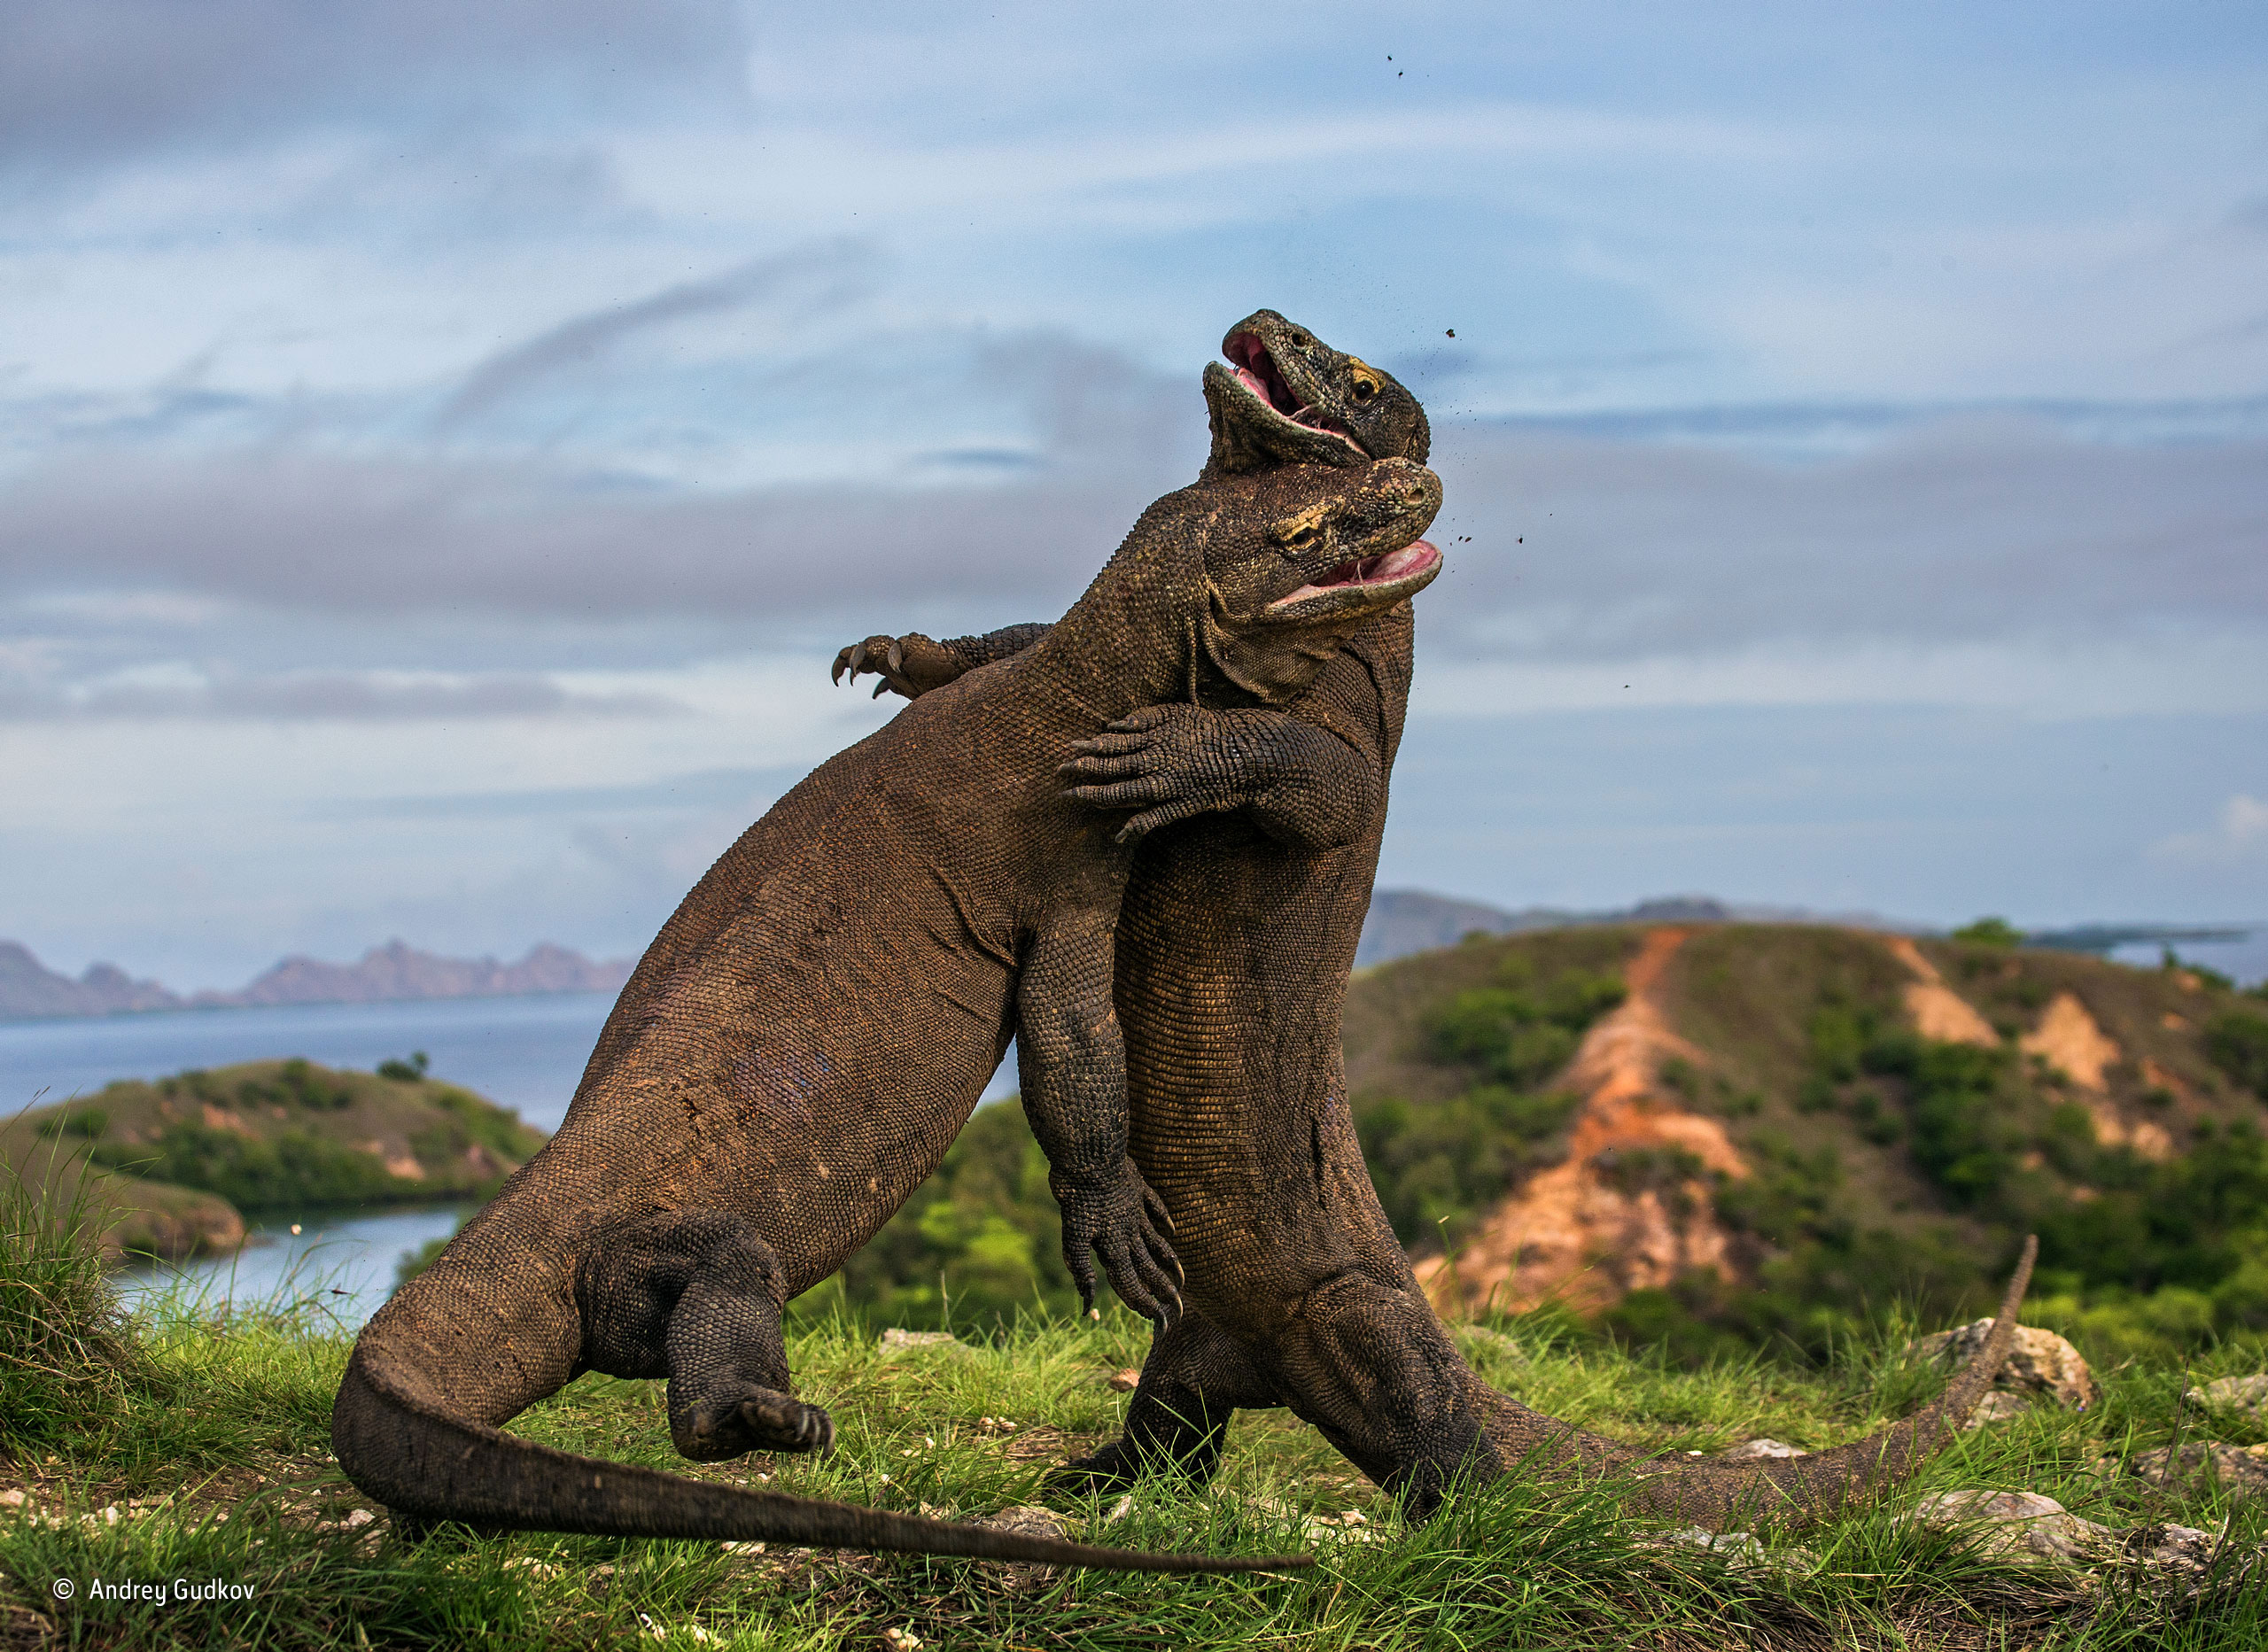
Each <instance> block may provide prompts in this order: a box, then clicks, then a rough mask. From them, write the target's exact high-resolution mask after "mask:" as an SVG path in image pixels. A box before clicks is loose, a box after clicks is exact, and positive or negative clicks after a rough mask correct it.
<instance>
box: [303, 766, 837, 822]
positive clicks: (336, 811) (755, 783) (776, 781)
mask: <svg viewBox="0 0 2268 1652" xmlns="http://www.w3.org/2000/svg"><path fill="white" fill-rule="evenodd" d="M804 772H805V769H804V767H803V766H799V765H792V764H783V765H777V766H774V767H771V768H763V769H699V770H695V771H693V772H688V773H685V774H673V775H670V776H668V777H667V778H665V779H658V780H648V781H643V782H641V783H637V784H633V785H626V786H547V787H527V788H525V789H523V790H519V791H490V792H436V793H427V794H416V795H403V796H399V797H369V798H358V799H355V800H353V801H351V802H347V803H334V804H327V805H325V806H323V807H322V809H321V810H318V811H317V812H318V813H319V814H320V815H322V818H326V819H353V820H501V819H522V818H540V817H545V816H551V815H617V814H650V813H682V812H684V811H687V810H719V809H730V810H742V811H745V810H746V808H747V806H748V805H749V803H750V801H751V800H752V799H758V798H769V797H777V796H778V795H780V794H781V793H782V792H784V791H786V790H787V789H788V787H791V786H793V785H794V784H795V783H796V781H797V780H799V779H802V778H803V777H804Z"/></svg>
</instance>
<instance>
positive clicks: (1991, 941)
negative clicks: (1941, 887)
mask: <svg viewBox="0 0 2268 1652" xmlns="http://www.w3.org/2000/svg"><path fill="white" fill-rule="evenodd" d="M1953 939H1954V940H1956V941H1960V942H1965V943H1966V944H1968V945H1969V946H1997V947H2015V946H2022V945H2023V930H2021V929H2019V928H2017V927H2016V926H2015V925H2014V924H2012V923H2010V922H2009V921H2008V919H2005V918H1980V919H1977V921H1976V922H1975V923H1973V924H1963V925H1962V926H1961V927H1960V928H1958V929H1956V930H1954V931H1953Z"/></svg>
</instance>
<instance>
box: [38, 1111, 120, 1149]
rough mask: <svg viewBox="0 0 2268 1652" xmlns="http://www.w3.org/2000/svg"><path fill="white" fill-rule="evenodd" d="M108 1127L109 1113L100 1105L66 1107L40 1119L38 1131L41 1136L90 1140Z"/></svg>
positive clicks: (94, 1138)
mask: <svg viewBox="0 0 2268 1652" xmlns="http://www.w3.org/2000/svg"><path fill="white" fill-rule="evenodd" d="M109 1128H110V1114H108V1113H105V1112H104V1111H103V1110H102V1109H101V1108H100V1107H68V1108H66V1109H65V1110H64V1111H63V1112H61V1113H57V1114H55V1115H54V1116H53V1117H51V1118H47V1119H43V1120H41V1121H40V1125H39V1133H40V1135H42V1136H78V1137H80V1138H81V1139H82V1140H84V1141H89V1142H91V1141H94V1140H96V1139H97V1137H99V1136H101V1135H102V1133H103V1132H104V1131H105V1130H107V1129H109Z"/></svg>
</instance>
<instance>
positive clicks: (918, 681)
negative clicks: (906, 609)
mask: <svg viewBox="0 0 2268 1652" xmlns="http://www.w3.org/2000/svg"><path fill="white" fill-rule="evenodd" d="M861 671H872V672H874V674H875V675H876V676H878V677H880V678H881V679H882V681H880V682H878V683H876V684H875V685H874V698H875V699H877V700H879V699H881V698H882V695H883V694H904V695H905V697H906V698H907V699H908V700H918V699H920V697H921V696H922V695H923V694H927V693H928V692H929V690H931V689H932V688H942V687H944V686H945V685H946V684H947V683H949V682H951V681H952V680H953V679H955V678H956V677H959V675H960V672H961V666H960V662H959V661H958V660H956V659H955V658H953V656H952V655H950V654H948V653H947V652H946V651H945V649H944V645H943V644H941V643H939V642H937V641H936V640H934V639H932V638H929V637H925V636H923V635H922V634H921V633H920V632H918V631H910V632H906V633H905V635H904V636H903V637H881V636H876V637H869V638H867V639H866V640H865V641H864V642H854V643H852V644H851V645H850V647H849V648H845V649H843V651H842V652H841V653H840V654H837V655H835V671H834V679H835V681H836V682H838V683H839V682H841V681H842V680H843V678H844V676H845V675H846V674H847V675H848V676H849V677H850V680H851V681H852V682H854V683H855V682H857V681H858V673H859V672H861Z"/></svg>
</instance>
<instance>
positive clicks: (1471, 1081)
mask: <svg viewBox="0 0 2268 1652" xmlns="http://www.w3.org/2000/svg"><path fill="white" fill-rule="evenodd" d="M1627 950H1628V949H1627V938H1626V936H1625V935H1624V933H1623V932H1620V931H1596V932H1583V931H1574V932H1569V933H1565V934H1561V935H1555V936H1553V937H1551V939H1550V941H1548V942H1546V941H1544V940H1542V938H1538V939H1537V940H1535V941H1533V942H1529V943H1528V944H1526V945H1523V946H1501V945H1489V944H1487V943H1486V942H1473V943H1472V950H1471V951H1470V952H1469V953H1467V954H1465V955H1464V956H1465V957H1468V958H1471V959H1472V960H1474V961H1480V960H1481V959H1483V958H1485V959H1486V962H1487V969H1486V973H1485V974H1484V975H1483V976H1482V977H1481V978H1480V980H1479V981H1477V982H1476V984H1472V985H1452V986H1451V987H1450V988H1449V989H1447V990H1446V991H1445V992H1444V993H1443V994H1442V995H1441V996H1440V997H1436V998H1435V999H1434V1000H1433V1002H1431V1003H1429V1004H1426V1005H1425V1006H1424V1007H1423V1009H1422V1010H1421V1011H1420V1012H1419V1014H1418V1016H1417V1032H1418V1038H1417V1041H1416V1045H1417V1048H1416V1051H1415V1054H1416V1057H1417V1060H1419V1061H1420V1062H1422V1063H1424V1064H1425V1066H1428V1067H1430V1068H1431V1069H1432V1070H1433V1071H1432V1074H1430V1077H1431V1079H1432V1082H1428V1083H1426V1084H1424V1085H1420V1086H1416V1087H1413V1088H1414V1091H1415V1093H1414V1094H1410V1093H1404V1092H1402V1091H1399V1090H1389V1089H1386V1088H1382V1087H1380V1086H1377V1085H1371V1086H1368V1087H1364V1088H1359V1089H1357V1090H1356V1091H1355V1099H1354V1108H1355V1128H1356V1130H1357V1131H1358V1132H1359V1133H1360V1134H1361V1136H1362V1142H1363V1158H1364V1160H1366V1161H1367V1162H1368V1163H1369V1165H1370V1169H1371V1182H1372V1183H1373V1184H1374V1185H1375V1186H1376V1187H1377V1188H1378V1191H1379V1198H1380V1200H1381V1201H1382V1202H1383V1203H1384V1204H1385V1206H1386V1215H1387V1217H1388V1218H1389V1219H1390V1220H1391V1221H1392V1222H1393V1223H1394V1232H1395V1233H1396V1234H1397V1235H1398V1236H1399V1237H1401V1239H1402V1243H1403V1245H1408V1246H1410V1247H1412V1248H1413V1249H1418V1250H1425V1249H1438V1248H1439V1247H1440V1246H1441V1245H1443V1244H1449V1245H1455V1244H1456V1243H1458V1242H1459V1241H1460V1240H1462V1239H1463V1238H1464V1235H1465V1232H1466V1230H1467V1229H1469V1227H1470V1226H1471V1224H1472V1221H1473V1219H1474V1218H1475V1217H1476V1216H1478V1215H1479V1214H1480V1213H1482V1212H1484V1211H1486V1210H1487V1208H1488V1206H1490V1205H1492V1204H1494V1203H1495V1201H1496V1200H1497V1199H1499V1198H1503V1195H1504V1194H1505V1193H1506V1192H1507V1191H1510V1190H1511V1187H1512V1186H1513V1185H1514V1183H1517V1182H1518V1180H1519V1178H1520V1177H1521V1176H1522V1175H1525V1174H1526V1173H1528V1172H1530V1171H1533V1170H1535V1169H1539V1168H1541V1167H1543V1166H1545V1165H1548V1164H1553V1163H1556V1162H1557V1161H1558V1160H1559V1159H1561V1158H1563V1157H1564V1156H1565V1133H1566V1126H1567V1123H1568V1121H1569V1120H1570V1119H1571V1118H1573V1115H1574V1113H1575V1109H1576V1108H1577V1107H1579V1106H1580V1105H1581V1103H1582V1097H1581V1096H1579V1095H1576V1094H1574V1093H1573V1091H1571V1090H1567V1089H1565V1088H1564V1087H1560V1088H1553V1087H1552V1081H1553V1080H1555V1079H1557V1078H1558V1077H1559V1076H1560V1074H1561V1073H1562V1070H1563V1069H1564V1068H1565V1066H1566V1065H1567V1062H1568V1060H1569V1059H1570V1058H1571V1057H1573V1055H1574V1053H1575V1049H1576V1046H1577V1045H1578V1044H1580V1043H1581V1042H1582V1035H1583V1034H1584V1033H1585V1032H1587V1031H1588V1030H1589V1028H1590V1026H1591V1023H1593V1022H1594V1021H1596V1020H1598V1018H1599V1017H1600V1016H1601V1015H1603V1014H1604V1013H1605V1012H1607V1011H1609V1010H1611V1009H1612V1008H1614V1006H1615V1005H1617V1004H1619V1003H1621V1002H1622V997H1623V987H1622V980H1621V976H1620V974H1619V967H1620V965H1621V963H1622V961H1623V958H1624V955H1625V954H1626V953H1627ZM1365 984H1366V985H1367V984H1368V983H1367V981H1366V983H1365Z"/></svg>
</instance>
